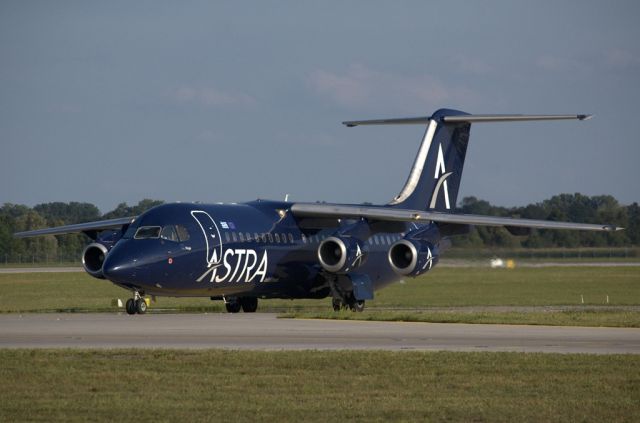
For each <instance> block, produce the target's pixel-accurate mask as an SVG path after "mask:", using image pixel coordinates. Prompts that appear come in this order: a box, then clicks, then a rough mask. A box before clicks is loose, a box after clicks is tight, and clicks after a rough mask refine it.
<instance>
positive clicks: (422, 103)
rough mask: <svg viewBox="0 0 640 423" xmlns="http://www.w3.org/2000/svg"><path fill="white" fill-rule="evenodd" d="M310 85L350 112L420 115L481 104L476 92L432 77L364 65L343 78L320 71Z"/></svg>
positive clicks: (314, 74)
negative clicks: (423, 111)
mask: <svg viewBox="0 0 640 423" xmlns="http://www.w3.org/2000/svg"><path fill="white" fill-rule="evenodd" d="M308 81H309V83H310V85H311V86H312V88H313V89H314V90H315V92H316V93H317V94H319V95H321V96H323V97H326V98H329V99H330V100H332V101H334V102H335V103H337V104H338V105H340V106H342V107H345V108H349V109H358V110H380V109H381V110H385V111H389V110H396V111H398V112H408V113H416V112H418V111H420V110H429V111H430V110H433V109H435V108H439V107H443V106H444V105H447V106H449V105H451V106H453V105H455V104H463V105H467V104H470V103H476V100H477V95H476V94H475V93H473V92H472V91H470V90H468V89H465V88H461V87H448V86H446V85H445V84H444V83H443V82H442V81H440V80H439V79H437V78H435V77H433V76H431V75H429V74H420V75H400V74H394V73H388V72H382V71H378V70H374V69H370V68H368V67H366V66H363V65H360V64H353V65H351V66H349V68H348V69H347V70H346V72H345V73H343V74H338V73H334V72H330V71H327V70H323V69H318V70H315V71H314V72H312V73H311V74H310V75H309V77H308Z"/></svg>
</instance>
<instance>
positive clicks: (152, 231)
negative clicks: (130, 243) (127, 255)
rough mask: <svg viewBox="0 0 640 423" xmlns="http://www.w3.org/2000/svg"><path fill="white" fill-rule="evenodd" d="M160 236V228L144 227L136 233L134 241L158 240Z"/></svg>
mask: <svg viewBox="0 0 640 423" xmlns="http://www.w3.org/2000/svg"><path fill="white" fill-rule="evenodd" d="M159 236H160V226H142V227H140V228H138V230H137V231H136V234H135V236H134V237H133V238H134V239H149V238H158V237H159Z"/></svg>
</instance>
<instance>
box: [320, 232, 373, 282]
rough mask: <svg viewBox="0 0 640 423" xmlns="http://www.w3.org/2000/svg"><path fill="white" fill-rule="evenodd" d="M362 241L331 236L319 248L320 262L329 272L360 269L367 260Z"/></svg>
mask: <svg viewBox="0 0 640 423" xmlns="http://www.w3.org/2000/svg"><path fill="white" fill-rule="evenodd" d="M362 245H363V244H362V243H361V241H358V240H357V239H355V238H338V237H335V236H331V237H329V238H327V239H325V240H324V241H322V242H321V243H320V245H319V246H318V260H320V265H322V268H323V269H325V270H326V271H328V272H332V273H341V272H349V271H351V270H353V269H356V268H358V267H360V266H361V265H362V264H363V263H364V260H365V254H364V248H363V246H362Z"/></svg>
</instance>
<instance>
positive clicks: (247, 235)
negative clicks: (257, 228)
mask: <svg viewBox="0 0 640 423" xmlns="http://www.w3.org/2000/svg"><path fill="white" fill-rule="evenodd" d="M244 236H245V237H246V238H247V241H251V234H250V233H249V232H247V233H246V234H244Z"/></svg>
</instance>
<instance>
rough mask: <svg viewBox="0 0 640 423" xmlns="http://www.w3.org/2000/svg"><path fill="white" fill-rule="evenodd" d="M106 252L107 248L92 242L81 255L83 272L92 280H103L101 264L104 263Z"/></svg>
mask: <svg viewBox="0 0 640 423" xmlns="http://www.w3.org/2000/svg"><path fill="white" fill-rule="evenodd" d="M108 252H109V250H107V247H105V246H104V245H102V244H100V243H98V242H92V243H91V244H89V245H87V247H86V248H85V249H84V252H83V253H82V265H83V266H84V270H86V271H87V273H88V274H90V275H91V276H93V277H94V278H98V279H105V277H104V274H103V273H102V263H104V259H105V258H106V257H107V253H108Z"/></svg>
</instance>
